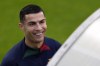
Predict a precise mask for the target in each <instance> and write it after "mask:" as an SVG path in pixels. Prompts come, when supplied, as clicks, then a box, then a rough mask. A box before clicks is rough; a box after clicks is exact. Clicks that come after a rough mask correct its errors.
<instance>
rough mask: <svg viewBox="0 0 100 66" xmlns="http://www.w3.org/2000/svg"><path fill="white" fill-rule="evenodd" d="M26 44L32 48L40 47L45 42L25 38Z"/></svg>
mask: <svg viewBox="0 0 100 66" xmlns="http://www.w3.org/2000/svg"><path fill="white" fill-rule="evenodd" d="M25 44H26V45H27V46H28V47H30V48H40V47H41V46H42V44H43V42H30V41H28V40H25Z"/></svg>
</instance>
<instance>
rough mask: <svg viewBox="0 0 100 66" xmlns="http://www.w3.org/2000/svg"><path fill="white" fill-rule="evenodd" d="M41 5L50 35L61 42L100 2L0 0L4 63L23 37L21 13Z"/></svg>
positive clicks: (0, 48) (85, 0)
mask: <svg viewBox="0 0 100 66" xmlns="http://www.w3.org/2000/svg"><path fill="white" fill-rule="evenodd" d="M29 3H34V4H38V5H40V6H41V7H42V8H43V9H44V11H45V14H46V17H47V25H48V30H47V33H46V35H47V36H48V37H52V38H54V39H56V40H58V41H59V42H60V43H62V44H63V42H64V41H65V40H66V39H67V38H68V36H69V35H70V34H71V33H72V32H73V31H74V30H75V29H76V28H77V27H78V26H79V25H80V24H81V23H82V22H83V21H84V20H85V19H86V18H87V17H88V16H89V15H90V14H92V13H93V12H94V11H95V10H96V9H98V8H100V0H26V1H25V0H0V62H1V61H2V58H3V57H4V55H5V54H6V53H7V52H8V50H9V49H10V48H11V47H12V46H14V45H15V44H16V43H17V42H18V41H20V40H21V39H22V38H23V33H22V32H21V31H20V29H19V28H18V23H19V11H20V9H21V8H22V7H23V6H25V5H26V4H29Z"/></svg>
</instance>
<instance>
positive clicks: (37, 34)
mask: <svg viewBox="0 0 100 66" xmlns="http://www.w3.org/2000/svg"><path fill="white" fill-rule="evenodd" d="M42 34H43V33H36V34H35V35H36V36H39V35H42Z"/></svg>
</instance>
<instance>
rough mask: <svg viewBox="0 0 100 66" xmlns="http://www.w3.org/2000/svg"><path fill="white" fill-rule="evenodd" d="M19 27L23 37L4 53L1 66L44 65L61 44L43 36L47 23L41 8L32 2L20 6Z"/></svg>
mask: <svg viewBox="0 0 100 66" xmlns="http://www.w3.org/2000/svg"><path fill="white" fill-rule="evenodd" d="M19 27H20V29H21V30H22V31H23V33H24V39H23V40H21V41H20V42H19V43H18V44H16V45H15V46H14V47H13V48H12V49H11V50H10V51H9V52H8V53H7V54H6V56H5V57H4V59H3V61H2V64H1V66H46V64H47V63H48V61H49V59H51V58H52V56H53V55H54V54H55V53H56V51H57V50H58V49H59V47H60V45H61V44H60V43H59V42H57V41H55V40H54V39H51V38H47V37H46V36H45V32H46V29H47V24H46V17H45V15H44V12H43V10H42V9H41V8H40V7H39V6H38V5H34V4H29V5H27V6H25V7H24V8H22V10H21V11H20V23H19Z"/></svg>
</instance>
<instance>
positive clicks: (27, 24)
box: [19, 4, 47, 44]
mask: <svg viewBox="0 0 100 66" xmlns="http://www.w3.org/2000/svg"><path fill="white" fill-rule="evenodd" d="M19 26H20V28H21V30H22V31H23V32H24V34H25V41H26V43H30V44H32V43H43V41H44V36H45V32H46V29H47V25H46V18H45V15H44V13H43V10H42V9H41V8H40V7H39V6H37V5H32V4H30V5H27V6H25V7H24V8H23V9H22V10H21V11H20V23H19Z"/></svg>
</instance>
